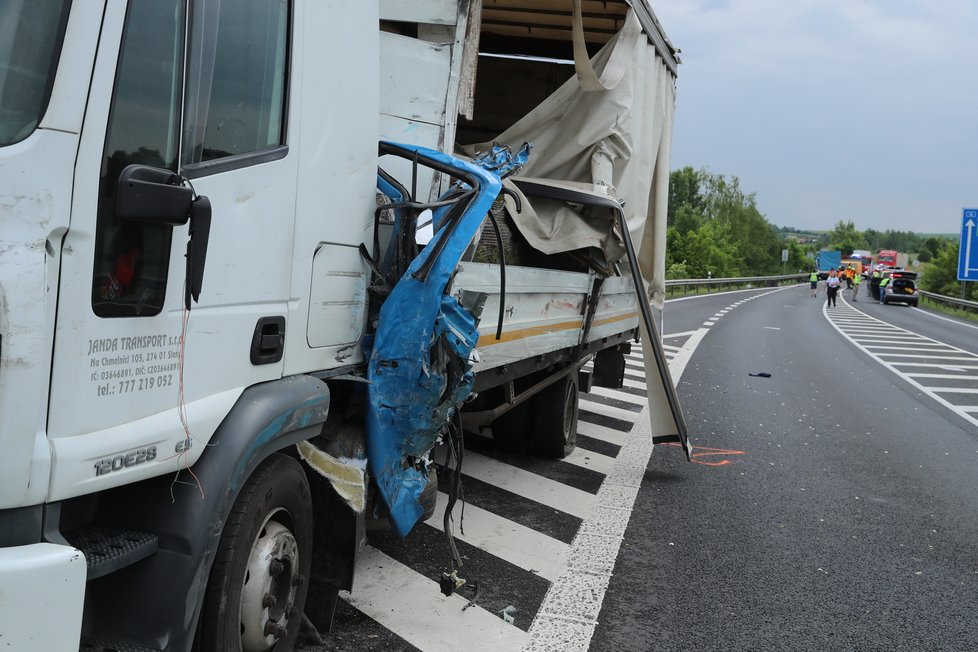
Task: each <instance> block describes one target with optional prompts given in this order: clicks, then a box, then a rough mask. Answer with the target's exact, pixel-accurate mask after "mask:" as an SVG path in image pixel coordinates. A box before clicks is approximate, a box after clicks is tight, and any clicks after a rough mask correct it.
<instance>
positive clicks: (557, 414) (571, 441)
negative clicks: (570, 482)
mask: <svg viewBox="0 0 978 652" xmlns="http://www.w3.org/2000/svg"><path fill="white" fill-rule="evenodd" d="M530 404H531V405H532V408H531V411H532V414H533V428H532V436H533V452H535V453H537V454H538V455H545V456H547V457H555V458H558V459H563V458H565V457H567V456H568V455H570V454H571V453H572V452H573V450H574V448H575V447H576V446H577V374H576V373H572V374H570V375H568V376H565V377H564V378H561V379H560V380H558V381H557V382H555V383H554V384H553V385H551V386H550V387H548V388H546V389H545V390H543V391H542V392H540V393H539V394H537V395H536V396H534V397H533V399H532V400H531V401H530Z"/></svg>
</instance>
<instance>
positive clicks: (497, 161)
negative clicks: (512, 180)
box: [472, 143, 533, 179]
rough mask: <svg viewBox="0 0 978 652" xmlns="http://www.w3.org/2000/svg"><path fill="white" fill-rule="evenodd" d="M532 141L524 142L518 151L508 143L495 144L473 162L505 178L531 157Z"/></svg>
mask: <svg viewBox="0 0 978 652" xmlns="http://www.w3.org/2000/svg"><path fill="white" fill-rule="evenodd" d="M531 149H533V145H532V144H531V143H523V146H522V147H520V148H519V150H517V151H515V152H514V151H513V150H512V148H510V147H509V146H507V145H493V146H492V149H490V150H489V151H487V152H483V153H481V154H479V155H478V156H476V157H475V158H474V159H473V160H472V162H473V163H474V164H476V165H478V166H479V167H481V168H483V169H485V170H489V171H490V172H494V173H496V174H497V175H498V176H499V178H500V179H505V178H506V177H508V176H509V175H511V174H514V173H516V172H518V171H519V170H520V168H522V167H523V166H524V165H526V163H527V161H528V160H529V159H530V150H531Z"/></svg>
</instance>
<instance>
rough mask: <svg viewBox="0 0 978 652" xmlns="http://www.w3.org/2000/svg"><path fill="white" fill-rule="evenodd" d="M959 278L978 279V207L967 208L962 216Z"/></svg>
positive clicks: (961, 279) (964, 279)
mask: <svg viewBox="0 0 978 652" xmlns="http://www.w3.org/2000/svg"><path fill="white" fill-rule="evenodd" d="M958 280H959V281H978V208H966V209H964V215H962V216H961V247H960V248H959V249H958Z"/></svg>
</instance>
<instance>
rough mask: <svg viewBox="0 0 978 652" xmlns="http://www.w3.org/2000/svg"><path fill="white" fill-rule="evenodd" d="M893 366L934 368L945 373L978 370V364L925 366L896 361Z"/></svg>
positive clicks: (936, 364)
mask: <svg viewBox="0 0 978 652" xmlns="http://www.w3.org/2000/svg"><path fill="white" fill-rule="evenodd" d="M893 364H894V365H895V366H897V367H934V368H935V369H944V370H946V371H964V370H966V369H978V364H956V365H947V364H940V363H939V362H935V363H933V364H927V363H926V362H900V361H899V360H896V361H894V362H893Z"/></svg>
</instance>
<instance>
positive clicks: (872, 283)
mask: <svg viewBox="0 0 978 652" xmlns="http://www.w3.org/2000/svg"><path fill="white" fill-rule="evenodd" d="M882 269H883V266H882V265H877V266H876V269H874V270H873V276H872V278H870V280H869V297H870V298H871V299H879V298H880V296H879V289H880V277H882V276H883V272H882Z"/></svg>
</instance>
